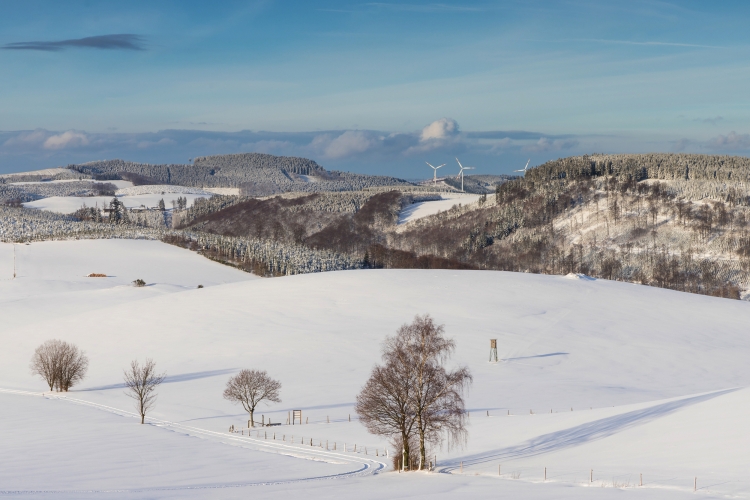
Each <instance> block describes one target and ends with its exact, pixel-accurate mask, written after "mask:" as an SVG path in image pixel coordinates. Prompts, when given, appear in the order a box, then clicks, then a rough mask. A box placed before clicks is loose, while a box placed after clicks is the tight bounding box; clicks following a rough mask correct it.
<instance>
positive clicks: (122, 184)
mask: <svg viewBox="0 0 750 500" xmlns="http://www.w3.org/2000/svg"><path fill="white" fill-rule="evenodd" d="M83 180H84V181H85V182H91V183H93V184H112V185H113V186H115V187H116V188H117V189H125V188H130V187H133V183H132V182H130V181H95V180H92V179H83ZM65 182H81V181H80V180H79V179H59V180H54V181H37V182H11V183H10V184H12V185H14V186H32V185H34V184H61V183H65Z"/></svg>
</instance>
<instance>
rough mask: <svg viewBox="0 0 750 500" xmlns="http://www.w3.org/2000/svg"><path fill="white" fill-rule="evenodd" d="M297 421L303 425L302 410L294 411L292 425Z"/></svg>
mask: <svg viewBox="0 0 750 500" xmlns="http://www.w3.org/2000/svg"><path fill="white" fill-rule="evenodd" d="M297 419H299V424H300V425H302V410H292V425H294V421H295V420H297Z"/></svg>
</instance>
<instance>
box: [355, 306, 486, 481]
mask: <svg viewBox="0 0 750 500" xmlns="http://www.w3.org/2000/svg"><path fill="white" fill-rule="evenodd" d="M454 350H455V342H454V341H453V340H452V339H447V338H445V336H444V328H443V326H442V325H439V326H438V325H435V324H434V322H433V320H432V318H431V317H430V316H429V315H425V316H416V317H415V318H414V321H413V322H412V323H411V324H408V325H403V326H402V327H401V328H399V330H398V332H397V333H396V335H395V336H393V337H388V338H386V341H385V342H384V344H383V361H384V362H385V364H384V365H383V366H376V367H375V368H374V369H373V371H372V374H371V376H370V379H369V380H368V381H367V383H366V384H365V386H364V388H363V389H362V392H360V394H359V396H358V397H357V403H356V407H355V408H356V411H357V414H358V415H359V416H360V419H361V421H362V423H363V424H364V425H365V426H366V427H367V430H368V431H370V432H372V433H373V434H380V435H390V436H391V438H392V439H393V440H394V441H397V442H401V443H403V446H404V448H403V449H402V450H401V452H402V455H403V464H404V465H405V466H406V465H407V464H410V463H412V460H411V450H410V449H409V448H410V446H409V442H410V440H411V437H412V436H413V435H415V434H416V436H417V437H418V442H419V465H418V468H419V469H423V468H424V467H425V465H426V461H427V456H426V455H427V444H436V445H438V444H442V443H443V442H444V440H445V439H446V438H448V444H449V445H452V444H461V443H462V442H464V440H465V438H466V410H465V408H464V400H463V393H464V391H465V390H466V389H467V388H468V386H469V385H470V384H471V381H472V377H471V373H470V372H469V370H468V368H466V367H460V368H457V369H456V370H453V371H449V370H447V369H446V368H445V366H444V364H445V363H446V362H447V361H448V359H449V358H450V356H451V354H452V353H453V351H454ZM405 468H406V467H405Z"/></svg>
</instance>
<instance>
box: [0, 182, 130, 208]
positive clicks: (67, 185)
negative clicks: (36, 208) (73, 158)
mask: <svg viewBox="0 0 750 500" xmlns="http://www.w3.org/2000/svg"><path fill="white" fill-rule="evenodd" d="M19 182H20V181H19ZM115 191H117V187H116V186H115V185H114V184H110V183H105V182H91V181H72V182H54V183H53V182H49V183H47V182H45V183H40V184H0V203H4V202H7V201H9V200H18V201H20V202H21V203H26V202H29V201H35V200H40V199H42V198H50V197H52V196H114V195H115Z"/></svg>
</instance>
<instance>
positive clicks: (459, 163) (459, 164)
mask: <svg viewBox="0 0 750 500" xmlns="http://www.w3.org/2000/svg"><path fill="white" fill-rule="evenodd" d="M456 161H458V158H456ZM458 166H459V167H461V168H464V166H463V165H461V162H460V161H458Z"/></svg>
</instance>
